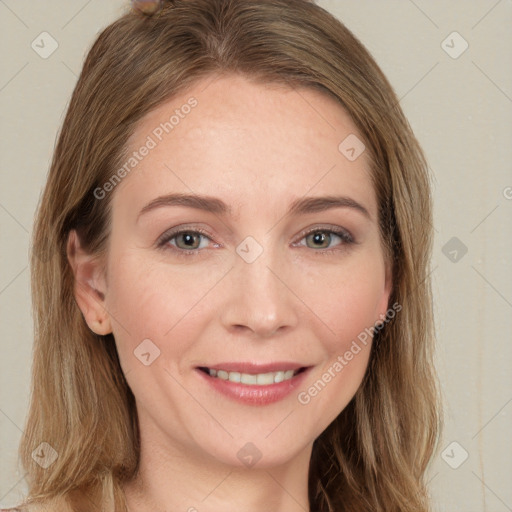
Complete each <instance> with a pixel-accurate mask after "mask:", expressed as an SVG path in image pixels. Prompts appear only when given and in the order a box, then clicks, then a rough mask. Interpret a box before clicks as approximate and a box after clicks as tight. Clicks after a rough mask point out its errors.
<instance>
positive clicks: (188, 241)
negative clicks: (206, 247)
mask: <svg viewBox="0 0 512 512" xmlns="http://www.w3.org/2000/svg"><path fill="white" fill-rule="evenodd" d="M183 237H184V239H185V244H186V245H193V244H194V237H193V236H192V235H191V234H189V233H185V234H184V235H183Z"/></svg>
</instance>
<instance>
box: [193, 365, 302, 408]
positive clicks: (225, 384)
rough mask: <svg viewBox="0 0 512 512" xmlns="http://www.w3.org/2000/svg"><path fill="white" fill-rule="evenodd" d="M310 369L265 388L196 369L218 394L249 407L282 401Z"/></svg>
mask: <svg viewBox="0 0 512 512" xmlns="http://www.w3.org/2000/svg"><path fill="white" fill-rule="evenodd" d="M310 369H311V367H309V368H306V369H305V370H303V371H302V372H300V373H298V374H297V375H295V376H294V377H292V378H291V379H288V380H285V381H283V382H278V383H276V384H268V385H266V386H258V385H247V384H241V383H239V382H231V381H230V380H223V379H219V378H218V377H212V376H210V375H208V374H207V373H205V372H203V371H202V370H199V369H196V371H197V372H198V373H199V375H200V376H201V378H203V379H204V380H205V381H206V382H207V383H208V384H209V385H210V386H212V387H213V389H215V390H216V391H218V392H219V393H222V394H223V395H225V396H227V397H229V398H231V399H234V400H237V401H239V402H243V403H245V404H249V405H268V404H272V403H274V402H278V401H279V400H283V399H284V398H285V397H287V396H288V395H289V394H290V393H291V392H292V391H293V390H294V389H296V388H297V387H298V386H300V385H301V384H302V382H303V381H304V379H305V378H306V375H307V374H308V373H309V370H310Z"/></svg>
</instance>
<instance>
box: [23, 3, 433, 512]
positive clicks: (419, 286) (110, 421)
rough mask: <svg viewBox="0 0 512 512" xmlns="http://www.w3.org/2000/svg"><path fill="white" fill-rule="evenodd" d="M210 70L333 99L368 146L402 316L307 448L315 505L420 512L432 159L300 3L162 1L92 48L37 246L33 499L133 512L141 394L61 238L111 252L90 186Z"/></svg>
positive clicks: (428, 391) (428, 389)
mask: <svg viewBox="0 0 512 512" xmlns="http://www.w3.org/2000/svg"><path fill="white" fill-rule="evenodd" d="M218 73H222V74H226V73H234V74H238V75H242V76H244V77H246V78H248V79H250V80H254V81H257V82H259V83H279V84H284V85H287V86H289V87H294V88H301V87H312V88H315V89H317V90H320V91H323V92H324V93H325V94H328V95H329V96H330V97H332V98H334V99H335V100H336V101H338V102H339V103H340V104H341V105H342V106H343V107H344V108H345V109H346V110H347V112H348V113H349V114H350V116H351V117H352V119H353V121H354V122H355V124H356V125H357V127H358V129H359V132H360V134H361V135H362V137H363V138H364V142H365V145H366V147H367V149H368V151H369V154H370V155H371V157H372V158H371V161H372V164H371V171H372V177H373V182H374V186H375V190H376V194H377V200H378V205H379V219H380V230H381V235H382V240H383V242H384V247H385V249H386V251H387V255H388V256H389V257H390V260H391V261H392V267H393V291H392V295H391V298H390V303H397V304H400V305H401V311H400V313H399V314H397V315H396V318H394V320H393V321H391V322H388V323H387V324H386V325H385V326H384V328H383V329H381V330H379V331H377V332H376V334H375V339H374V344H373V345H372V352H371V355H370V363H369V366H368V369H367V372H366V374H365V378H364V381H363V383H362V385H361V386H360V388H359V390H358V391H357V393H356V395H355V396H354V398H353V400H352V401H351V402H350V403H349V405H348V406H347V407H346V408H345V409H344V410H343V411H342V412H341V413H340V414H339V416H338V417H337V418H336V419H335V420H334V421H333V422H332V424H331V425H330V426H329V427H328V428H327V429H326V430H325V431H324V432H323V433H322V434H321V435H320V437H318V438H317V439H316V440H315V442H314V445H313V453H312V458H311V462H310V468H309V469H310V471H309V499H310V506H311V510H312V511H315V512H317V511H318V512H327V511H329V512H334V511H336V512H341V511H350V512H363V511H364V512H370V511H372V512H384V511H385V512H392V511H397V512H398V511H405V510H406V511H408V512H416V511H417V512H426V511H427V510H430V507H429V504H428V490H427V486H426V482H425V473H426V469H427V466H428V463H429V461H430V460H431V458H432V456H433V454H434V453H435V450H436V448H437V441H438V437H439V430H440V425H441V413H440V408H439V393H438V387H437V380H436V376H435V372H434V365H433V349H434V332H433V319H432V299H431V289H430V280H429V260H430V253H431V244H432V211H431V209H432V207H431V197H430V183H429V176H428V166H427V163H426V160H425V157H424V155H423V153H422V151H421V149H420V147H419V145H418V142H417V140H416V138H415V137H414V135H413V133H412V130H411V128H410V126H409V124H408V122H407V120H406V119H405V117H404V115H403V112H402V110H401V108H400V106H399V102H398V99H397V97H396V95H395V93H394V92H393V89H392V87H391V86H390V84H389V82H388V81H387V79H386V78H385V77H384V75H383V73H382V72H381V70H380V69H379V67H378V66H377V64H376V63H375V62H374V60H373V58H372V57H371V56H370V54H369V53H368V52H367V50H366V49H365V48H364V47H363V45H362V44H361V43H360V42H359V41H358V40H357V39H356V38H355V37H354V35H353V34H352V33H351V32H350V31H349V30H348V29H347V28H346V27H345V26H344V25H343V24H342V23H341V22H340V21H339V20H337V19H336V18H335V17H333V16H332V15H331V14H329V13H328V12H327V11H325V10H324V9H322V8H320V7H319V6H317V5H315V4H314V3H312V2H308V1H306V0H181V1H180V0H175V1H174V2H171V1H167V2H164V7H163V9H162V10H160V11H159V12H157V13H155V14H153V15H143V14H141V13H140V12H136V11H134V10H130V12H127V13H126V14H125V15H123V16H122V17H121V18H120V19H118V20H117V21H115V22H114V23H112V24H111V25H110V26H108V27H107V28H106V29H105V30H104V31H103V32H102V33H101V34H100V35H99V37H98V38H97V40H96V41H95V43H94V45H93V46H92V48H91V50H90V51H89V53H88V56H87V58H86V61H85V63H84V66H83V69H82V72H81V75H80V78H79V80H78V83H77V85H76V88H75V90H74V93H73V96H72V99H71V102H70V105H69V108H68V111H67V115H66V117H65V120H64V123H63V126H62V129H61V132H60V135H59V138H58V143H57V146H56V149H55V153H54V157H53V161H52V164H51V168H50V172H49V176H48V180H47V183H46V187H45V189H44V192H43V195H42V198H41V201H40V205H39V208H38V212H37V218H36V222H35V228H34V235H33V248H32V255H31V272H32V274H31V275H32V299H33V307H34V322H35V341H34V360H33V370H32V371H33V375H32V379H33V380H32V396H31V404H30V410H29V414H28V417H27V420H26V426H25V435H24V437H23V439H22V442H21V446H20V456H21V461H22V464H23V466H24V470H25V472H27V473H28V475H27V481H28V485H29V495H28V498H29V501H30V502H34V503H51V502H52V501H51V500H54V502H55V503H57V502H58V501H59V500H60V501H61V502H62V503H64V504H65V506H64V508H63V510H79V508H76V507H75V505H74V503H75V502H74V501H73V496H75V495H77V493H80V495H81V496H82V497H84V496H85V497H86V498H87V499H88V500H89V502H88V503H89V505H88V506H87V507H86V509H87V510H102V507H104V506H106V505H107V504H108V506H109V507H111V508H108V510H115V511H116V512H117V511H123V510H125V505H124V499H123V493H122V490H121V489H122V487H121V484H122V482H123V481H126V480H128V479H130V478H133V476H134V475H135V473H136V470H137V463H138V455H139V442H140V441H139V433H138V425H137V411H136V408H135V400H134V397H133V395H132V393H131V390H130V389H129V387H128V385H127V383H126V381H125V378H124V375H123V372H122V370H121V367H120V364H119V360H118V357H117V352H116V348H115V342H114V339H113V337H112V335H107V336H99V335H96V334H94V333H93V332H92V331H91V330H90V329H89V328H88V327H87V325H86V323H85V320H84V318H83V316H82V314H81V311H80V309H79V308H78V306H77V304H76V302H75V300H74V295H73V274H72V271H71V269H70V265H69V263H68V261H67V257H66V242H67V237H68V234H69V232H70V230H72V229H76V230H77V231H78V233H79V236H80V240H81V245H82V246H83V247H84V248H85V249H86V250H88V251H89V252H91V253H98V254H101V253H102V252H104V251H105V248H106V242H107V240H108V235H109V216H110V205H111V201H110V199H111V195H112V194H111V193H109V194H107V195H106V197H105V198H104V199H102V200H97V199H96V197H95V194H94V190H95V189H97V187H101V186H102V185H103V184H104V183H106V182H107V181H108V180H109V179H110V178H111V177H112V175H113V174H114V172H115V170H116V169H118V168H119V166H120V165H122V162H123V151H124V149H125V148H126V143H127V141H128V139H129V137H130V135H131V134H132V133H133V131H134V128H135V126H136V124H137V122H138V121H139V120H140V119H141V118H142V117H143V116H144V115H145V114H147V113H148V112H149V111H151V110H152V109H154V108H155V107H156V106H158V105H159V104H162V103H163V102H165V101H167V100H169V99H170V98H171V97H172V96H173V95H175V94H177V93H179V92H182V91H184V90H186V89H187V87H189V86H190V85H191V84H193V83H194V82H196V81H198V80H200V79H203V78H207V77H210V76H215V74H218ZM340 142H341V141H340ZM42 442H44V443H48V445H50V446H51V447H52V448H53V449H54V450H55V452H56V454H57V458H56V459H55V460H54V461H53V462H52V464H51V465H49V466H48V467H47V468H44V467H42V466H41V465H39V464H37V463H36V462H35V460H34V458H33V457H32V454H33V452H34V450H35V449H36V448H37V447H38V446H40V445H41V443H42ZM44 447H46V448H47V446H46V445H44ZM51 453H52V454H53V452H51ZM55 500H56V501H55ZM77 506H78V505H77ZM96 507H97V508H96Z"/></svg>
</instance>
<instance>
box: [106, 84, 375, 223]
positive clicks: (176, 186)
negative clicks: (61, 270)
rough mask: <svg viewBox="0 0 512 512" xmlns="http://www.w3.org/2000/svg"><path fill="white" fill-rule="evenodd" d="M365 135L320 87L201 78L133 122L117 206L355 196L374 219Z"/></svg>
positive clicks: (252, 202) (254, 202)
mask: <svg viewBox="0 0 512 512" xmlns="http://www.w3.org/2000/svg"><path fill="white" fill-rule="evenodd" d="M361 139H362V137H361V136H360V135H359V132H358V130H357V127H356V126H355V124H354V123H353V121H352V119H351V118H350V116H349V115H348V113H347V112H346V111H345V109H344V108H343V107H342V106H341V105H340V104H339V103H338V102H337V101H335V100H334V99H333V98H331V97H330V96H328V95H327V94H325V93H322V92H320V91H318V90H315V89H312V88H296V87H294V88H292V87H287V86H283V85H280V84H262V83H256V82H253V81H249V80H247V79H245V78H243V77H241V76H238V75H230V76H222V77H216V78H209V79H205V80H203V81H200V82H197V83H196V84H195V85H194V86H193V87H190V88H189V89H188V90H187V91H185V92H183V93H180V94H179V95H176V96H175V97H173V98H172V99H171V100H169V101H167V102H166V103H164V104H162V105H160V106H158V107H157V108H156V109H154V110H153V111H152V112H150V113H149V114H147V115H146V116H145V117H144V118H143V119H142V120H141V121H140V122H139V123H138V125H137V127H136V129H135V131H134V133H133V135H132V137H131V138H130V140H129V141H128V144H127V152H126V162H127V161H128V159H130V158H131V159H132V162H131V163H132V164H134V165H133V167H132V168H130V165H127V166H126V169H128V170H129V172H127V173H125V174H126V177H124V178H123V180H122V181H121V183H120V184H119V185H118V186H117V189H116V191H115V194H114V202H120V201H123V202H129V204H131V205H132V206H135V205H136V206H138V207H142V206H143V204H145V203H146V202H147V201H149V200H151V199H153V198H154V197H155V195H159V194H164V193H171V192H183V193H198V194H208V195H216V196H219V197H222V198H223V199H224V201H225V202H227V203H229V204H232V205H235V206H236V205H238V208H240V207H241V205H242V203H243V204H245V205H247V207H254V208H259V209H261V207H262V204H263V202H264V203H265V204H266V205H267V206H269V207H270V206H272V207H275V208H277V205H278V204H279V203H280V202H282V201H285V202H291V201H289V200H291V199H293V198H296V197H301V196H304V195H312V196H314V195H325V194H326V193H329V194H343V195H351V196H356V197H355V199H357V200H359V201H362V202H365V203H366V206H367V209H368V210H369V211H370V213H371V214H372V216H373V214H375V211H376V205H375V197H374V191H373V186H372V183H371V178H370V172H369V165H368V164H369V159H368V156H367V154H366V153H367V152H366V151H364V146H363V143H362V140H361ZM145 148H149V149H145ZM347 149H348V150H353V151H351V152H350V151H349V153H347ZM360 151H362V153H361V154H360V156H358V153H359V152H360ZM354 152H355V156H356V158H353V157H354ZM141 153H144V155H143V156H141ZM130 155H132V156H130ZM126 162H125V163H126Z"/></svg>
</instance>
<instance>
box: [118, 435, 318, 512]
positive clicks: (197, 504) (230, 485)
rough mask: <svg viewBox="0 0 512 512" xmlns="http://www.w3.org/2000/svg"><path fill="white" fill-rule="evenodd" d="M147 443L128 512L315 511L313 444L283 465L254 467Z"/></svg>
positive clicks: (130, 486) (129, 490)
mask: <svg viewBox="0 0 512 512" xmlns="http://www.w3.org/2000/svg"><path fill="white" fill-rule="evenodd" d="M170 445H172V443H168V444H166V446H165V447H163V446H155V444H152V443H144V442H143V443H142V449H141V454H140V462H139V470H138V473H137V475H136V476H135V478H133V479H132V480H131V481H130V482H128V483H126V484H125V485H124V492H125V497H126V504H127V510H128V512H171V511H172V512H173V511H183V512H220V511H222V512H230V511H235V510H244V512H261V510H272V511H273V512H309V500H308V471H309V461H310V457H311V449H312V444H311V445H308V446H307V447H306V449H304V450H302V451H301V452H299V453H298V454H297V455H296V456H295V457H294V458H293V459H292V460H289V461H286V463H283V464H281V465H279V466H271V467H261V468H258V467H256V466H254V467H252V468H248V467H245V466H236V467H235V466H231V465H227V464H224V463H222V462H220V461H218V460H217V459H215V458H213V457H211V456H208V455H206V456H205V455H204V454H195V453H190V451H184V450H183V449H182V447H178V448H177V447H176V446H170Z"/></svg>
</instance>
